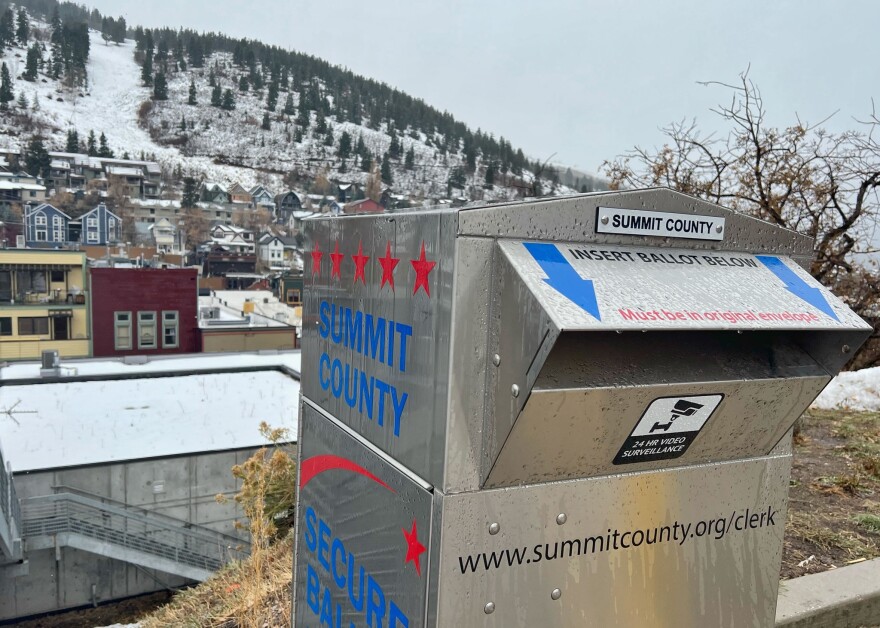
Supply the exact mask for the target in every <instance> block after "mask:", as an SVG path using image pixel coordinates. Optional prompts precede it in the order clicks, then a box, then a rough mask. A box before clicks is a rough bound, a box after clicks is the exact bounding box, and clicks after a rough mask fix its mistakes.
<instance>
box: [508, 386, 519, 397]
mask: <svg viewBox="0 0 880 628" xmlns="http://www.w3.org/2000/svg"><path fill="white" fill-rule="evenodd" d="M510 394H511V395H513V396H514V397H519V386H517V385H516V384H514V385H513V386H511V387H510Z"/></svg>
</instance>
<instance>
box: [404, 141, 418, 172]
mask: <svg viewBox="0 0 880 628" xmlns="http://www.w3.org/2000/svg"><path fill="white" fill-rule="evenodd" d="M415 166H416V152H415V150H413V147H412V146H410V147H409V150H408V151H406V159H404V162H403V167H404V168H406V169H407V170H412V169H413V168H415Z"/></svg>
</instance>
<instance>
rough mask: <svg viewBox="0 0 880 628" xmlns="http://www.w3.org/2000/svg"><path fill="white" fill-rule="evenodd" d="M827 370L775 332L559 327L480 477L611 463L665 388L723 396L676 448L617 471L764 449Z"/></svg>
mask: <svg viewBox="0 0 880 628" xmlns="http://www.w3.org/2000/svg"><path fill="white" fill-rule="evenodd" d="M566 340H567V341H566ZM774 343H775V344H774ZM829 380H830V375H829V374H828V373H827V372H826V370H825V369H824V368H822V367H821V366H820V365H818V364H816V363H815V361H814V360H813V358H812V357H811V356H810V355H809V354H807V353H806V352H804V351H803V350H802V349H800V348H799V347H797V346H796V345H793V344H789V343H787V342H786V339H785V337H784V336H782V337H781V338H776V336H775V335H771V334H748V335H746V334H742V335H740V334H736V333H731V334H729V335H728V336H719V335H716V334H713V333H710V332H704V333H703V334H702V335H700V334H696V335H695V334H694V333H691V334H688V333H685V332H681V333H677V334H672V335H668V334H665V333H664V334H659V333H653V334H651V333H648V334H634V333H625V334H606V335H601V334H574V335H569V334H563V335H562V336H561V339H560V341H559V342H558V346H557V347H555V348H554V349H553V351H552V353H551V354H550V357H549V358H548V360H547V361H546V363H545V364H544V365H543V367H542V371H541V375H540V376H539V377H538V379H537V381H536V383H535V386H534V388H533V389H532V392H531V394H530V396H529V399H528V401H527V403H526V405H525V407H524V409H523V411H522V412H521V413H520V414H519V416H518V417H517V419H516V422H515V424H514V425H513V427H512V429H511V430H510V431H509V432H504V431H502V429H503V428H504V427H505V426H506V425H507V424H506V417H502V420H501V421H500V422H499V424H498V434H496V435H495V437H494V439H493V440H494V441H496V442H501V443H503V447H502V449H501V450H500V453H499V455H498V456H497V458H496V460H495V462H494V464H493V466H492V469H491V472H490V473H489V475H488V477H487V480H486V483H485V486H486V487H497V486H512V485H518V484H527V483H533V482H547V481H552V480H559V479H569V478H577V477H587V476H596V475H606V474H611V473H619V472H620V471H622V470H623V469H621V468H620V467H618V466H615V457H616V455H617V454H618V452H619V451H620V450H621V447H622V446H623V445H624V443H625V442H626V441H627V439H628V437H629V436H630V434H631V433H632V432H633V430H634V428H635V427H636V425H637V424H638V423H639V422H640V419H641V418H642V416H643V415H644V413H645V411H646V409H647V408H649V407H650V406H651V404H652V403H654V402H655V401H656V400H657V399H661V398H666V397H681V396H691V395H710V396H712V395H721V396H723V399H722V400H721V401H720V403H719V404H718V407H717V409H716V410H715V411H714V412H713V413H712V414H711V416H710V417H709V419H708V421H706V422H705V424H704V425H702V427H701V428H700V429H699V430H698V433H697V435H696V437H695V438H694V439H693V442H692V443H690V445H689V446H688V447H687V449H686V451H685V452H684V453H683V454H681V455H680V457H675V458H671V459H665V460H654V461H646V462H636V463H632V464H628V465H626V466H627V469H626V470H627V471H639V470H644V469H657V468H663V467H676V466H682V465H689V464H698V463H703V462H710V461H712V462H715V461H721V460H732V459H736V458H746V457H753V456H759V455H764V454H767V453H769V452H770V450H771V449H773V447H774V446H776V444H777V443H778V442H779V440H780V439H781V438H782V437H783V435H784V434H785V432H786V431H787V430H788V429H789V428H790V427H791V425H792V423H794V421H795V420H796V419H797V418H798V417H799V416H800V415H801V413H802V412H803V411H804V409H806V407H807V406H808V405H809V404H810V403H811V402H812V401H813V399H815V397H816V396H817V395H818V394H819V392H820V391H821V390H822V389H823V388H824V387H825V385H826V384H827V383H828V381H829ZM491 429H492V426H489V427H488V428H487V430H491ZM662 438H663V437H662V436H658V440H660V441H661V442H662Z"/></svg>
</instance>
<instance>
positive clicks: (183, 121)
mask: <svg viewBox="0 0 880 628" xmlns="http://www.w3.org/2000/svg"><path fill="white" fill-rule="evenodd" d="M180 130H181V132H184V133H185V132H186V116H185V115H183V116H181V117H180Z"/></svg>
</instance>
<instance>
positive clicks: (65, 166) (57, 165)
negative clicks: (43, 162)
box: [49, 159, 70, 170]
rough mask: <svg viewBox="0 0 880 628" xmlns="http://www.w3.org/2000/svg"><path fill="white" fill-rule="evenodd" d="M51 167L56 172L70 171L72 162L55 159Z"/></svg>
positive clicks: (50, 164)
mask: <svg viewBox="0 0 880 628" xmlns="http://www.w3.org/2000/svg"><path fill="white" fill-rule="evenodd" d="M49 167H50V168H54V169H55V170H70V162H69V161H61V160H59V159H53V160H52V161H50V162H49Z"/></svg>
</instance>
